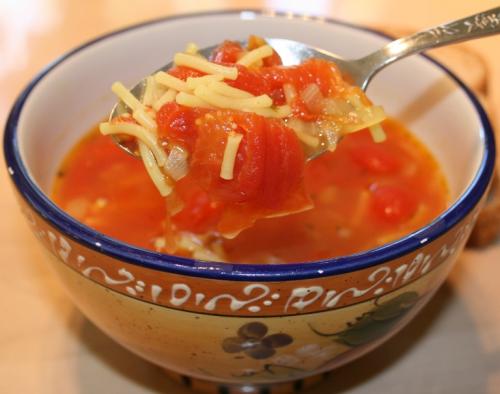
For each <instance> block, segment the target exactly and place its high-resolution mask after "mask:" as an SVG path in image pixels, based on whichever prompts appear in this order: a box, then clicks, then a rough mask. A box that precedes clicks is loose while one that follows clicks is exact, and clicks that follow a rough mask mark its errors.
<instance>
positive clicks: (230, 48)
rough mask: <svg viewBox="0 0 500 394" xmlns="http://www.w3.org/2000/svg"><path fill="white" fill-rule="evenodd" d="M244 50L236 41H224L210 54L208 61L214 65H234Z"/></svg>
mask: <svg viewBox="0 0 500 394" xmlns="http://www.w3.org/2000/svg"><path fill="white" fill-rule="evenodd" d="M243 51H244V49H243V48H242V46H241V44H240V43H239V42H237V41H228V40H226V41H224V42H223V43H222V44H220V45H219V46H218V47H217V48H215V50H214V51H213V52H212V55H211V56H210V60H211V61H212V62H216V63H236V62H237V61H238V59H239V58H240V57H241V56H242V55H243Z"/></svg>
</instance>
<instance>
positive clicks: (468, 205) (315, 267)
mask: <svg viewBox="0 0 500 394" xmlns="http://www.w3.org/2000/svg"><path fill="white" fill-rule="evenodd" d="M246 12H248V13H254V14H255V15H258V16H264V17H266V16H267V17H269V16H272V17H287V18H290V15H289V14H288V13H284V12H283V13H282V12H273V13H272V14H269V11H267V10H260V9H236V10H235V9H233V10H221V11H217V10H216V11H209V12H198V13H186V14H177V15H172V16H167V17H162V18H158V19H154V20H151V21H146V22H143V23H139V24H135V25H132V26H128V27H125V28H123V29H119V30H116V31H113V32H111V33H107V34H104V35H101V36H99V37H97V38H95V39H93V40H90V41H88V42H86V43H84V44H82V45H80V46H78V47H76V48H74V49H73V50H71V51H69V52H67V53H65V54H63V55H62V56H60V57H59V58H57V59H55V60H54V61H53V62H52V63H50V64H48V65H47V66H46V67H45V68H44V69H42V70H41V71H40V73H39V74H38V75H36V76H35V77H34V78H33V79H32V80H31V82H30V83H29V84H28V85H27V86H26V88H25V89H24V90H23V91H22V92H21V94H20V95H19V96H18V98H17V100H16V101H15V103H14V105H13V107H12V109H11V112H10V114H9V117H8V119H7V122H6V126H5V133H4V157H5V160H6V164H7V166H8V170H9V174H10V175H11V178H12V180H13V182H14V184H15V185H16V187H17V189H18V191H19V192H20V194H21V195H22V196H23V197H24V199H25V200H26V201H27V202H28V204H30V205H31V206H32V208H34V209H35V211H36V212H38V214H40V215H41V216H42V217H43V218H44V219H46V220H47V221H48V222H49V223H50V224H51V225H52V226H54V227H55V228H57V229H58V230H59V231H61V233H62V234H64V235H65V236H68V237H69V238H71V239H73V240H74V241H76V242H78V243H81V244H82V245H84V246H85V247H88V248H90V249H93V250H96V251H98V252H99V253H103V254H105V255H108V256H110V257H113V258H116V259H118V260H121V261H124V262H127V263H131V264H135V265H138V266H142V267H145V268H148V269H154V270H158V271H164V272H169V273H174V274H180V275H187V276H195V277H201V278H208V279H219V280H234V281H264V282H265V281H289V280H300V279H310V278H318V277H325V276H332V275H338V274H342V273H347V272H352V271H356V270H361V269H364V268H369V267H373V266H376V265H378V264H381V263H383V262H386V261H390V260H393V259H396V258H398V257H400V256H403V255H405V254H408V253H410V252H412V251H415V250H417V249H419V248H421V247H422V246H423V245H424V244H427V243H429V242H432V241H433V240H435V239H437V238H439V237H440V236H441V235H443V234H444V233H446V232H447V231H448V230H449V229H451V228H452V227H453V226H455V225H456V224H457V223H458V222H459V221H460V220H461V219H463V218H464V217H465V216H466V215H467V214H468V213H469V212H471V210H472V209H473V208H474V207H475V206H476V204H477V203H478V202H479V201H480V200H481V197H482V196H483V195H484V193H485V192H486V190H487V188H488V186H489V183H490V180H491V177H492V174H493V169H494V165H495V141H494V135H493V130H492V126H491V124H490V122H489V119H488V116H487V115H486V113H485V111H484V109H483V108H482V106H481V104H480V103H479V101H478V100H477V98H476V97H475V96H474V94H473V93H472V92H471V91H470V89H469V88H468V87H467V86H466V85H465V84H464V83H463V82H462V81H461V80H460V79H459V78H458V77H457V76H456V75H454V74H453V73H452V72H451V71H450V70H449V69H448V68H446V67H445V66H444V65H442V64H441V63H439V62H437V61H436V60H434V59H432V58H430V57H429V56H427V55H419V56H423V57H425V58H426V59H427V60H428V61H430V62H431V63H433V64H434V65H436V66H437V67H439V68H440V69H441V70H442V71H443V72H444V73H445V74H447V75H448V76H449V77H450V78H451V79H452V80H454V81H455V83H456V84H457V85H458V86H459V87H460V88H461V89H462V90H463V91H464V93H465V94H466V95H467V97H468V98H469V100H470V101H471V102H472V104H473V106H474V108H475V109H476V111H477V113H478V116H479V119H480V122H481V126H482V130H481V132H482V135H481V138H482V140H483V142H484V145H485V154H484V155H483V158H482V161H481V165H480V168H479V170H478V172H477V174H476V175H475V177H474V179H473V181H472V182H471V184H470V185H469V186H468V188H467V190H466V191H465V192H464V193H463V195H462V196H461V197H460V198H459V199H458V200H457V201H456V202H455V203H454V204H453V205H452V206H450V207H449V208H448V209H447V210H446V211H445V212H444V213H443V214H441V215H440V216H439V217H437V218H436V219H435V220H434V221H432V222H431V223H429V224H428V225H427V226H425V227H423V228H421V229H419V230H418V231H416V232H413V233H411V234H409V235H407V236H405V237H404V238H402V239H400V240H397V241H395V242H392V243H390V244H387V245H384V246H382V247H379V248H376V249H372V250H369V251H366V252H361V253H358V254H354V255H350V256H342V257H336V258H331V259H325V260H318V261H313V262H299V263H292V264H283V265H267V264H238V263H217V262H206V261H198V260H194V259H189V258H182V257H177V256H172V255H165V254H161V253H157V252H153V251H149V250H145V249H141V248H137V247H134V246H131V245H129V244H125V243H123V242H120V241H117V240H115V239H112V238H110V237H108V236H106V235H103V234H101V233H99V232H97V231H94V230H93V229H91V228H89V227H87V226H85V225H83V224H81V223H79V222H78V221H76V220H75V219H73V218H71V217H70V216H69V215H67V214H66V213H64V212H63V211H62V210H61V209H60V208H58V207H57V206H56V205H55V204H54V203H53V202H51V201H50V199H49V198H48V197H47V196H46V195H45V194H44V193H43V192H42V191H41V190H40V189H39V188H38V186H36V184H35V183H34V182H33V181H32V180H31V178H30V176H29V175H28V172H27V170H26V168H25V167H24V165H23V163H22V160H21V156H20V152H19V149H18V141H17V126H18V121H19V117H20V115H21V112H22V109H23V106H24V104H25V102H26V100H27V98H28V97H29V95H30V93H31V91H32V90H33V89H34V88H35V87H36V85H37V84H38V83H39V82H40V81H41V80H42V79H43V78H44V77H45V76H46V75H47V74H48V73H50V72H51V71H52V70H53V69H55V68H56V67H57V66H58V65H60V64H61V63H63V62H64V61H65V60H66V59H68V58H69V57H71V56H72V55H74V54H76V53H78V52H79V51H81V50H83V49H85V48H86V47H88V46H91V45H93V44H95V43H97V42H99V41H102V40H105V39H107V38H110V37H113V36H115V35H119V34H121V33H124V32H128V31H130V30H134V29H139V28H142V27H145V26H148V25H153V24H157V23H165V22H168V21H172V20H176V19H182V18H193V17H205V16H214V15H231V14H234V15H238V14H239V15H242V13H246ZM294 17H297V18H300V17H301V15H294ZM321 21H322V22H324V23H330V24H336V25H340V26H345V27H349V28H353V29H357V30H361V31H365V32H369V33H371V34H375V35H378V36H380V37H384V38H392V37H390V36H388V35H387V34H384V33H381V32H379V31H377V30H374V29H371V28H367V27H364V26H358V25H356V24H352V23H348V22H344V21H339V20H336V19H333V18H321Z"/></svg>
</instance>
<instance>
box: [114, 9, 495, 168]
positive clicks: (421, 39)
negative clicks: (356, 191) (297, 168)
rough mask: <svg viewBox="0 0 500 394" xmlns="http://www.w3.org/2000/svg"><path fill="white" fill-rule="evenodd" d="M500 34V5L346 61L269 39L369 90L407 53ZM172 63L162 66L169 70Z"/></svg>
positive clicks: (295, 60)
mask: <svg viewBox="0 0 500 394" xmlns="http://www.w3.org/2000/svg"><path fill="white" fill-rule="evenodd" d="M498 33H500V7H496V8H492V9H490V10H488V11H483V12H480V13H477V14H474V15H471V16H468V17H466V18H463V19H459V20H456V21H453V22H449V23H446V24H443V25H439V26H436V27H433V28H430V29H427V30H423V31H420V32H418V33H415V34H413V35H411V36H408V37H403V38H400V39H399V40H396V41H392V42H390V43H389V44H387V45H386V46H384V47H383V48H381V49H379V50H377V51H375V52H373V53H371V54H369V55H367V56H365V57H362V58H360V59H355V60H346V59H344V58H342V57H341V56H339V55H336V54H334V53H331V52H328V51H325V50H323V49H318V48H314V47H311V46H309V45H306V44H303V43H301V42H297V41H292V40H286V39H282V38H266V41H267V42H268V43H269V45H271V46H272V47H273V48H274V49H275V50H276V51H277V52H278V54H279V55H280V56H281V59H282V61H283V64H284V65H295V64H300V63H302V62H303V61H304V60H306V59H309V58H312V57H316V58H323V59H327V60H330V61H333V62H335V63H336V64H337V65H338V66H339V68H340V69H341V71H342V72H344V73H345V74H348V75H350V76H351V78H352V79H353V81H354V83H356V84H357V85H358V86H360V87H361V88H362V89H363V90H366V88H367V87H368V84H369V83H370V81H371V80H372V78H373V77H374V76H375V75H376V74H377V73H378V72H379V71H380V70H382V69H383V68H385V67H386V66H388V65H389V64H392V63H394V62H395V61H397V60H399V59H403V58H405V57H406V56H410V55H414V54H417V53H420V52H422V51H424V50H426V49H431V48H436V47H441V46H444V45H450V44H455V43H458V42H462V41H467V40H472V39H475V38H481V37H485V36H490V35H494V34H498ZM215 48H216V46H211V47H207V48H204V49H202V50H200V53H201V54H202V55H204V56H208V55H210V53H211V52H212V51H213V50H214V49H215ZM172 65H173V64H172V62H171V63H169V64H167V65H166V66H164V67H162V68H161V70H168V69H169V68H171V67H172ZM144 89H145V79H143V80H142V81H140V82H139V83H138V84H137V85H136V86H135V87H134V88H133V89H132V90H131V92H132V94H134V95H135V96H136V97H138V98H141V97H142V95H143V93H144ZM124 112H129V109H128V107H127V106H126V105H125V104H124V103H122V102H119V103H118V104H116V105H115V106H114V108H113V110H112V111H111V114H110V119H112V118H114V117H116V116H118V115H120V114H123V113H124ZM115 141H116V143H117V144H118V145H119V146H120V147H121V148H122V149H124V150H125V151H126V152H128V153H130V154H132V155H135V156H137V152H135V150H133V149H132V148H131V147H130V146H128V145H125V144H124V143H122V141H121V140H120V139H119V138H116V137H115ZM324 151H325V148H324V147H322V146H320V147H319V148H318V150H317V151H314V152H310V153H309V152H308V158H309V159H312V158H315V157H317V156H319V155H320V154H322V153H323V152H324Z"/></svg>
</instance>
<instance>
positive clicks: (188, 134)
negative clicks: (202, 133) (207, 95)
mask: <svg viewBox="0 0 500 394" xmlns="http://www.w3.org/2000/svg"><path fill="white" fill-rule="evenodd" d="M203 112H204V110H203V109H198V108H197V109H192V108H188V107H184V106H182V105H179V104H177V103H175V102H171V103H167V104H165V105H163V106H162V107H161V108H160V110H159V111H158V113H157V114H156V122H157V124H158V136H159V137H160V138H162V139H165V140H167V141H169V142H173V143H174V144H177V145H182V146H183V147H185V148H187V149H188V150H192V149H193V148H194V144H195V141H196V136H197V129H196V125H195V122H196V119H197V118H198V117H199V116H201V115H202V113H203Z"/></svg>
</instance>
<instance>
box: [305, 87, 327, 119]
mask: <svg viewBox="0 0 500 394" xmlns="http://www.w3.org/2000/svg"><path fill="white" fill-rule="evenodd" d="M300 98H301V99H302V100H303V101H304V104H305V105H306V107H307V109H309V110H310V111H312V112H315V113H318V112H321V110H322V105H323V95H322V94H321V90H319V87H318V85H316V84H315V83H310V84H309V85H307V86H306V87H305V88H304V90H303V91H302V92H300Z"/></svg>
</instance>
